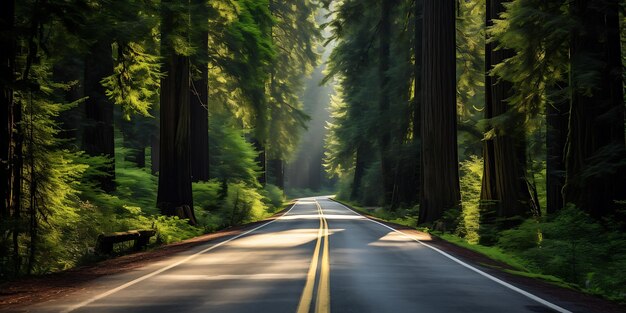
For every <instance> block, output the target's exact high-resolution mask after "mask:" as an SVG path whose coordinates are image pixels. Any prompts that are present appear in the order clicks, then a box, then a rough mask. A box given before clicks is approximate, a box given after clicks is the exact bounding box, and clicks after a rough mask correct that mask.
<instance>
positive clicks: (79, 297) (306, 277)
mask: <svg viewBox="0 0 626 313" xmlns="http://www.w3.org/2000/svg"><path fill="white" fill-rule="evenodd" d="M28 311H29V312H77V313H78V312H85V313H87V312H89V313H104V312H107V313H108V312H120V313H122V312H123V313H129V312H133V313H143V312H146V313H147V312H150V313H158V312H212V313H216V312H229V313H244V312H253V313H259V312H271V313H280V312H286V313H308V312H316V313H328V312H331V311H332V312H335V313H344V312H346V313H348V312H358V313H364V312H376V313H381V312H390V313H396V312H428V313H431V312H432V313H439V312H442V313H443V312H446V313H447V312H477V313H478V312H480V313H503V312H507V313H517V312H535V313H536V312H563V313H565V312H569V311H568V310H567V309H564V308H563V307H561V306H559V305H557V304H554V303H552V302H549V301H546V300H544V299H542V298H540V297H537V296H535V295H533V294H531V293H528V292H526V291H524V290H521V289H518V288H517V287H515V286H513V285H510V284H508V283H506V282H503V281H500V280H498V279H497V278H494V277H492V276H490V275H488V274H486V273H484V272H483V271H481V270H480V269H479V268H477V267H476V266H473V265H469V264H466V263H464V262H463V261H461V260H458V259H456V258H455V257H454V256H450V255H447V254H446V253H444V252H442V251H438V250H437V249H436V248H433V247H429V246H428V245H427V244H423V243H420V242H418V241H416V240H415V239H413V238H411V237H409V236H407V235H404V234H403V233H400V232H398V231H395V230H393V229H391V228H389V227H387V226H385V225H382V224H380V223H377V222H375V221H372V220H369V219H367V218H365V217H363V216H361V215H358V214H357V213H355V212H353V211H351V210H349V209H348V208H346V207H345V206H343V205H341V204H339V203H337V202H334V201H331V200H329V199H327V198H325V197H317V198H303V199H300V200H298V202H297V203H296V204H295V205H294V206H293V207H292V208H291V210H290V211H288V212H287V213H286V214H285V215H283V216H282V217H281V218H279V219H276V220H274V221H272V222H269V223H266V224H263V225H261V226H259V227H257V228H255V229H253V230H251V231H248V232H246V233H243V234H241V235H238V236H236V237H233V238H228V239H224V240H221V241H217V242H210V243H208V244H207V245H204V246H200V247H196V248H193V249H190V250H189V251H186V252H184V253H181V254H179V255H176V256H175V257H172V258H169V259H167V260H165V261H161V262H157V263H154V264H152V265H150V266H147V267H145V268H143V269H141V270H137V271H133V272H130V273H126V274H121V275H113V276H110V277H106V278H102V279H99V280H97V281H96V282H94V283H93V284H92V285H91V286H90V288H87V289H85V290H84V291H81V292H78V293H74V294H72V295H69V296H67V297H63V298H60V299H57V300H54V301H48V302H44V303H41V304H38V305H35V306H32V307H29V308H28ZM572 311H573V312H575V311H576V310H572Z"/></svg>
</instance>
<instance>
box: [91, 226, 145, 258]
mask: <svg viewBox="0 0 626 313" xmlns="http://www.w3.org/2000/svg"><path fill="white" fill-rule="evenodd" d="M155 234H156V231H155V230H154V229H141V230H129V231H126V232H115V233H109V234H101V235H99V236H98V240H97V242H96V249H95V250H96V253H98V254H111V253H113V244H116V243H120V242H126V241H134V242H135V244H134V250H136V251H137V250H141V249H143V248H144V247H145V246H147V245H148V243H149V242H150V237H152V236H154V235H155Z"/></svg>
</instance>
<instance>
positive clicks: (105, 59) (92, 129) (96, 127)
mask: <svg viewBox="0 0 626 313" xmlns="http://www.w3.org/2000/svg"><path fill="white" fill-rule="evenodd" d="M111 74H113V57H112V54H111V42H110V41H109V40H107V39H104V38H103V39H101V40H99V41H98V42H97V43H96V44H94V45H93V46H91V47H90V49H89V53H88V55H87V56H86V57H85V96H86V97H88V99H87V100H86V101H85V118H86V120H85V123H84V129H83V140H82V141H83V149H84V150H85V152H86V153H87V154H89V155H92V156H104V157H107V158H109V159H110V164H109V166H107V168H106V169H105V170H104V172H105V175H102V176H100V177H98V178H97V179H98V185H99V187H100V188H102V190H104V191H105V192H111V191H113V190H115V147H114V146H115V145H114V137H113V103H111V102H110V101H109V99H108V98H107V96H106V94H105V88H104V87H103V86H102V84H101V83H100V81H101V80H102V79H103V78H104V77H107V76H109V75H111Z"/></svg>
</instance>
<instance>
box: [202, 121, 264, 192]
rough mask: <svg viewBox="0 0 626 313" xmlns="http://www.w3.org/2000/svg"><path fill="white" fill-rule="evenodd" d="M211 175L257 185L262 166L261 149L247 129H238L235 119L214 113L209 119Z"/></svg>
mask: <svg viewBox="0 0 626 313" xmlns="http://www.w3.org/2000/svg"><path fill="white" fill-rule="evenodd" d="M209 151H211V154H210V156H209V169H210V172H211V173H210V174H211V175H210V176H211V177H215V178H217V179H219V180H229V181H244V182H246V183H248V184H250V185H256V184H258V182H257V177H258V176H259V171H260V167H259V166H258V165H257V163H256V160H255V159H256V157H257V155H258V152H256V151H255V150H254V147H253V146H252V144H250V143H249V142H247V141H246V139H245V138H244V131H243V130H241V129H237V128H235V126H234V125H233V122H232V118H229V117H228V116H226V115H217V114H216V115H212V116H211V117H210V122H209Z"/></svg>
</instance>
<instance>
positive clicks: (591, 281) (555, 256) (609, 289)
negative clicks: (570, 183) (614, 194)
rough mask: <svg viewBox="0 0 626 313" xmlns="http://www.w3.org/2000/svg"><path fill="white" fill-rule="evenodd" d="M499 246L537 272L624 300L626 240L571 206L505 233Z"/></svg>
mask: <svg viewBox="0 0 626 313" xmlns="http://www.w3.org/2000/svg"><path fill="white" fill-rule="evenodd" d="M498 246H500V247H502V248H503V249H505V250H506V251H509V252H511V253H514V254H515V255H518V256H520V257H522V258H523V259H525V260H527V261H528V264H529V267H530V268H532V269H533V270H534V271H536V272H539V273H541V274H548V275H553V276H556V277H560V278H562V279H564V280H566V281H568V282H571V283H574V284H577V285H579V286H581V287H582V288H585V289H587V290H589V291H591V292H594V293H598V294H602V295H605V296H608V297H610V298H614V299H619V300H622V301H623V300H625V299H624V292H625V291H626V289H625V288H624V286H625V283H626V276H625V275H624V274H623V271H621V270H619V269H620V268H624V267H625V266H626V250H625V248H624V247H625V246H626V236H624V234H623V233H621V232H619V231H617V230H613V229H610V228H609V229H607V228H606V227H605V226H602V225H601V224H600V223H598V222H597V221H595V220H593V219H592V218H590V217H589V216H588V215H587V214H586V213H584V212H583V211H582V210H580V209H578V208H576V207H574V206H572V205H569V206H567V207H566V208H564V209H563V210H561V211H560V212H558V213H557V214H556V215H555V216H551V217H549V218H547V219H545V220H541V221H535V220H528V221H526V222H525V223H524V224H522V225H520V226H519V227H517V228H515V229H511V230H506V231H504V232H502V234H501V236H500V240H499V242H498Z"/></svg>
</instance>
